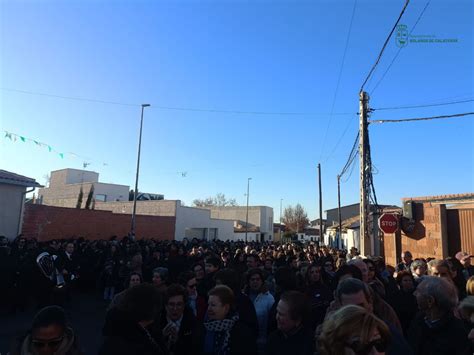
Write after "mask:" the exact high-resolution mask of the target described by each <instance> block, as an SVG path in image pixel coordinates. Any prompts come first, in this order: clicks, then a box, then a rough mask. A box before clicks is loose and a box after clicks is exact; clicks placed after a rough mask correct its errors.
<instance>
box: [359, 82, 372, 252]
mask: <svg viewBox="0 0 474 355" xmlns="http://www.w3.org/2000/svg"><path fill="white" fill-rule="evenodd" d="M368 111H369V95H368V94H367V93H366V92H365V91H361V92H360V93H359V166H360V172H359V188H360V210H359V213H360V217H359V218H360V237H359V238H360V242H359V246H360V253H361V255H368V254H371V250H370V242H369V236H368V235H369V233H368V225H367V217H368V215H369V198H368V192H369V191H368V186H367V168H368V166H367V161H366V159H367V152H366V144H367V141H366V140H367V124H368V123H367V114H368ZM367 242H369V243H367Z"/></svg>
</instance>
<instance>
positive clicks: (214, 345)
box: [200, 285, 257, 355]
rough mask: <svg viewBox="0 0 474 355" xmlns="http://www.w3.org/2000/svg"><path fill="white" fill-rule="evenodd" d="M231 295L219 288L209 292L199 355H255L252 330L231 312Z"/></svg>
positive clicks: (223, 288) (232, 300) (229, 291)
mask: <svg viewBox="0 0 474 355" xmlns="http://www.w3.org/2000/svg"><path fill="white" fill-rule="evenodd" d="M233 306H234V292H233V291H232V290H231V289H230V288H229V287H227V286H224V285H219V286H216V287H214V288H213V289H212V290H210V291H209V300H208V308H207V318H206V320H205V321H204V325H203V329H202V334H201V344H200V349H201V353H202V354H203V355H255V354H257V344H256V341H255V336H254V334H252V330H251V329H250V328H249V327H248V326H247V325H245V323H243V322H241V321H240V320H239V315H238V314H237V313H236V312H235V311H234V309H233Z"/></svg>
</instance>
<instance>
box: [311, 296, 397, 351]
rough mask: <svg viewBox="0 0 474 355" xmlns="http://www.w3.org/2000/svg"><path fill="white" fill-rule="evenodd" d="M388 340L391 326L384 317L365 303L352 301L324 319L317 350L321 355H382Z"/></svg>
mask: <svg viewBox="0 0 474 355" xmlns="http://www.w3.org/2000/svg"><path fill="white" fill-rule="evenodd" d="M389 341H390V333H389V329H388V327H387V325H386V324H385V323H384V322H383V321H382V320H380V319H379V318H377V317H376V316H374V315H373V314H371V313H369V312H368V311H367V310H366V309H364V308H362V307H359V306H354V305H349V306H345V307H343V308H341V309H339V310H338V311H336V312H334V313H333V314H332V315H331V316H330V317H329V318H328V319H327V320H326V321H325V322H324V323H323V326H322V332H321V334H320V336H319V338H318V350H319V353H320V354H321V355H341V354H347V355H349V354H367V355H369V354H374V355H381V354H385V350H386V349H387V346H388V343H389Z"/></svg>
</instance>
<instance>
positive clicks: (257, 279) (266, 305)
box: [244, 268, 275, 354]
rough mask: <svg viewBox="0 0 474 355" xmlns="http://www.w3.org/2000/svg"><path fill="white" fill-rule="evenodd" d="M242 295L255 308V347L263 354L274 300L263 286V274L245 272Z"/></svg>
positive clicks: (254, 271)
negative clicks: (244, 284) (256, 321)
mask: <svg viewBox="0 0 474 355" xmlns="http://www.w3.org/2000/svg"><path fill="white" fill-rule="evenodd" d="M244 293H245V294H247V296H248V297H249V298H250V300H251V301H252V302H253V305H254V307H255V311H256V313H257V320H258V337H257V346H258V352H259V354H263V353H264V352H265V344H266V342H267V336H268V317H269V314H270V309H271V308H272V306H273V303H275V299H274V298H273V296H272V294H271V293H270V292H269V291H268V289H267V286H266V284H265V277H264V273H263V271H262V270H261V269H258V268H255V269H250V270H249V271H247V283H246V286H245V289H244Z"/></svg>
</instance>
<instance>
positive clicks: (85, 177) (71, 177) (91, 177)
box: [49, 169, 99, 186]
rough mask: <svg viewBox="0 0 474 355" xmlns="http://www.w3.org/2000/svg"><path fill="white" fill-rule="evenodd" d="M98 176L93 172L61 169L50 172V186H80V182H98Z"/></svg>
mask: <svg viewBox="0 0 474 355" xmlns="http://www.w3.org/2000/svg"><path fill="white" fill-rule="evenodd" d="M98 181H99V174H98V173H96V172H94V171H86V170H79V169H62V170H56V171H52V172H51V179H50V184H49V185H50V186H61V185H66V184H80V183H81V182H98Z"/></svg>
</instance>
